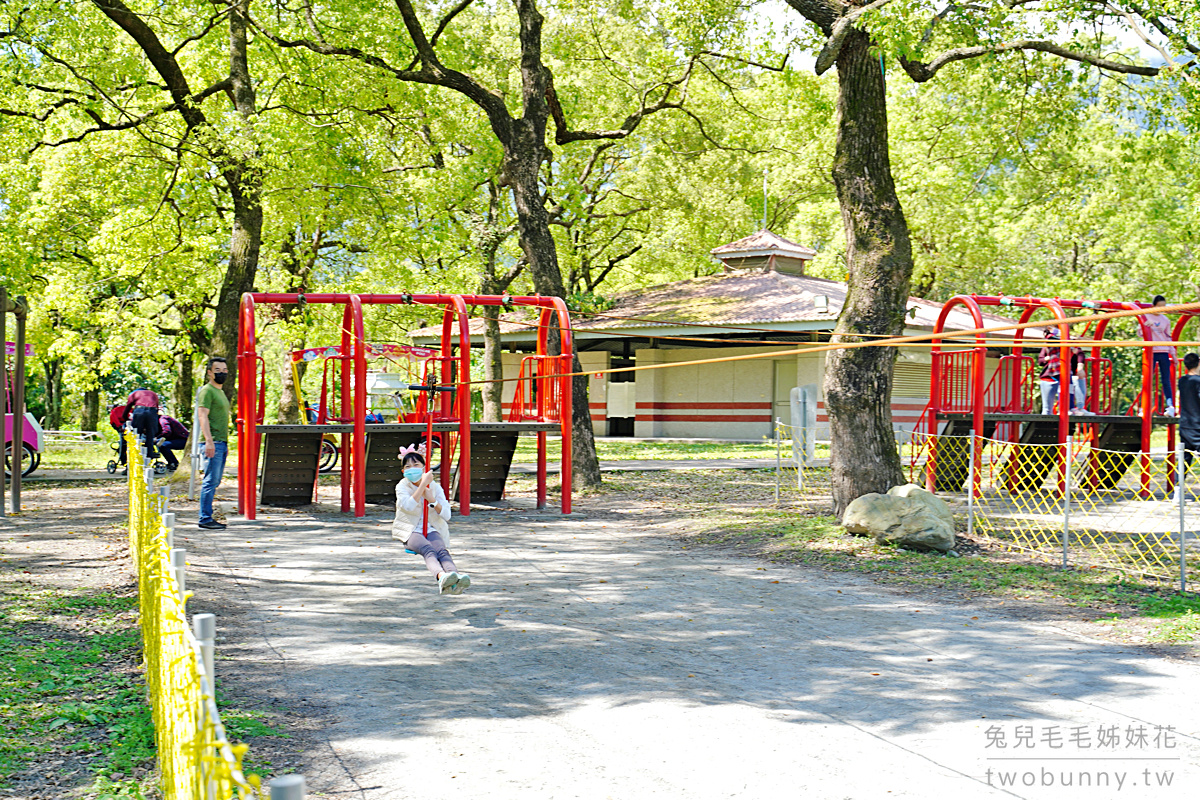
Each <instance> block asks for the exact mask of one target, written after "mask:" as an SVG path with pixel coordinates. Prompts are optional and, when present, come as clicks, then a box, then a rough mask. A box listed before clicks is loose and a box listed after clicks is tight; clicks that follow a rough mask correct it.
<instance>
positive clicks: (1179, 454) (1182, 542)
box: [1175, 441, 1187, 592]
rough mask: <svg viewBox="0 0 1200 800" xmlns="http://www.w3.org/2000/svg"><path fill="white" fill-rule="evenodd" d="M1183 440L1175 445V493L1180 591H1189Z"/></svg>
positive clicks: (1185, 473)
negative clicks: (1177, 519) (1177, 514)
mask: <svg viewBox="0 0 1200 800" xmlns="http://www.w3.org/2000/svg"><path fill="white" fill-rule="evenodd" d="M1183 451H1184V448H1183V442H1182V441H1180V442H1178V443H1177V444H1176V445H1175V494H1176V496H1178V497H1179V591H1181V592H1186V591H1187V519H1186V516H1185V511H1184V503H1185V502H1187V490H1186V489H1184V486H1183V479H1184V476H1186V475H1187V470H1186V469H1185V468H1184V457H1183Z"/></svg>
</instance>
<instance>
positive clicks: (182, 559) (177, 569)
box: [171, 547, 187, 603]
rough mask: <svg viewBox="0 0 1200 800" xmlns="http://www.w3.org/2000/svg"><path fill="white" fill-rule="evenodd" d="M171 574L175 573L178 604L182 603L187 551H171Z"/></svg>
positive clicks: (179, 549)
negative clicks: (177, 587)
mask: <svg viewBox="0 0 1200 800" xmlns="http://www.w3.org/2000/svg"><path fill="white" fill-rule="evenodd" d="M171 572H173V573H175V583H176V585H178V586H179V602H180V603H182V602H183V597H184V593H185V592H186V591H187V551H186V550H184V549H183V548H182V547H176V548H174V549H173V550H171Z"/></svg>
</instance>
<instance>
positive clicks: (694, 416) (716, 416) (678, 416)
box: [637, 414, 771, 422]
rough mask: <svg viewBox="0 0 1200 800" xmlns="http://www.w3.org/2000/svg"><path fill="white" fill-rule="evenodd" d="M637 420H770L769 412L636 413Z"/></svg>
mask: <svg viewBox="0 0 1200 800" xmlns="http://www.w3.org/2000/svg"><path fill="white" fill-rule="evenodd" d="M637 421H638V422H770V421H771V415H770V414H745V415H734V414H638V415H637Z"/></svg>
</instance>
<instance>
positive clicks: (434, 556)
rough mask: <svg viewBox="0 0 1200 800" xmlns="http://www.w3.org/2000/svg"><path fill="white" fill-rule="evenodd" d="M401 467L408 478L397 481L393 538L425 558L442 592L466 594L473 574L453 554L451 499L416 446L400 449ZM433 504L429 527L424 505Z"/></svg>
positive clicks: (430, 508) (439, 591) (430, 507)
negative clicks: (450, 545)
mask: <svg viewBox="0 0 1200 800" xmlns="http://www.w3.org/2000/svg"><path fill="white" fill-rule="evenodd" d="M400 467H401V468H402V469H403V470H404V479H403V480H401V481H400V482H399V483H397V484H396V519H395V521H394V522H392V538H393V539H399V540H400V541H402V542H404V546H405V547H407V548H408V549H409V550H411V551H413V552H414V553H417V554H418V555H420V556H421V557H422V558H424V559H425V567H426V568H427V569H428V570H429V571H430V573H432V574H433V577H434V578H436V579H437V584H438V593H439V594H462V593H463V592H465V591H466V590H467V587H468V586H470V585H471V576H470V575H468V574H467V573H465V572H459V571H458V568H457V567H456V566H454V559H453V558H451V557H450V551H449V550H447V549H446V548H447V547H448V542H449V539H450V525H449V524H448V523H449V521H450V502H449V501H448V500H447V499H446V493H445V492H443V491H442V487H441V486H440V485H439V484H438V483H437V482H436V481H435V480H434V479H433V473H432V472H426V471H425V456H424V454H423V453H421V452H419V451H418V450H417V449H416V448H415V447H403V448H401V449H400ZM426 503H428V504H429V515H428V523H427V524H428V527H427V528H426V529H422V525H423V524H425V523H426V520H425V512H424V506H425V504H426Z"/></svg>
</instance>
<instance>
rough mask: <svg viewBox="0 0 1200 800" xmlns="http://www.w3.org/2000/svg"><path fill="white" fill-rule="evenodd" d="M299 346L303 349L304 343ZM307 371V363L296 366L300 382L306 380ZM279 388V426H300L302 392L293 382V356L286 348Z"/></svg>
mask: <svg viewBox="0 0 1200 800" xmlns="http://www.w3.org/2000/svg"><path fill="white" fill-rule="evenodd" d="M299 346H300V347H303V346H304V343H303V342H301V344H300V345H299ZM297 349H298V348H297ZM307 369H308V363H307V362H305V361H301V362H300V363H298V364H296V374H297V375H299V376H300V380H304V373H305V371H306V370H307ZM279 386H280V391H279V424H280V425H299V424H300V392H299V391H298V388H299V387H297V386H296V385H295V382H294V381H293V380H292V354H291V353H290V352H289V351H288V350H287V349H286V348H285V350H284V353H283V366H281V367H280V368H279Z"/></svg>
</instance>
